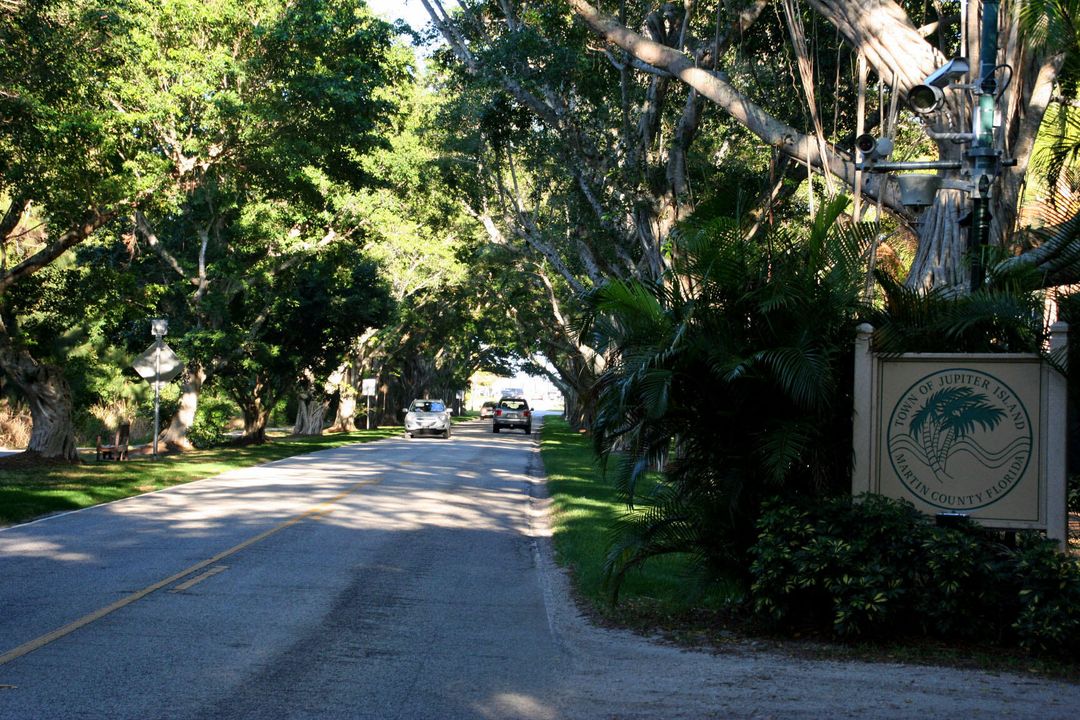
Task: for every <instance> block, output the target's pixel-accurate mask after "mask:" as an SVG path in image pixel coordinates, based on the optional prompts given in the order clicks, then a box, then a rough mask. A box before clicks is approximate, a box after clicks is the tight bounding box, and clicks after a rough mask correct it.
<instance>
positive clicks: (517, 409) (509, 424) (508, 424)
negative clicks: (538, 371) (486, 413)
mask: <svg viewBox="0 0 1080 720" xmlns="http://www.w3.org/2000/svg"><path fill="white" fill-rule="evenodd" d="M503 428H521V429H522V430H524V431H525V434H526V435H528V434H529V433H531V432H532V411H531V410H529V403H528V402H527V401H526V400H525V398H510V397H504V398H503V399H502V400H500V401H499V404H498V405H496V406H495V414H494V415H493V416H492V417H491V432H499V431H500V430H502V429H503Z"/></svg>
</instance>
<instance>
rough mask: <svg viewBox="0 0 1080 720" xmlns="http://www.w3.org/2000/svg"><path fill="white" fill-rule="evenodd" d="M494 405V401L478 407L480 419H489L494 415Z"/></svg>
mask: <svg viewBox="0 0 1080 720" xmlns="http://www.w3.org/2000/svg"><path fill="white" fill-rule="evenodd" d="M497 404H498V403H496V402H495V401H494V400H488V401H487V402H486V403H484V404H483V405H481V406H480V417H481V418H489V417H491V416H492V415H494V414H495V406H496V405H497Z"/></svg>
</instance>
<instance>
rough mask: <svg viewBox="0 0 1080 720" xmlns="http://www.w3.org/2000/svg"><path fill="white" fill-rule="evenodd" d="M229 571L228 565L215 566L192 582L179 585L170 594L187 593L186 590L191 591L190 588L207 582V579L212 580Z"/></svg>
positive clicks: (188, 581)
mask: <svg viewBox="0 0 1080 720" xmlns="http://www.w3.org/2000/svg"><path fill="white" fill-rule="evenodd" d="M228 569H229V566H228V565H215V566H214V567H212V568H210V569H209V570H207V571H206V572H204V573H202V574H201V575H196V576H195V577H193V578H191V579H190V580H186V581H185V582H182V583H180V584H179V585H177V586H176V587H174V588H173V589H172V590H170V591H169V592H171V593H178V592H183V591H185V590H187V589H189V588H191V587H193V586H195V585H198V584H199V583H201V582H202V581H203V580H206V579H207V578H212V577H214V576H215V575H217V574H218V573H222V572H225V571H226V570H228Z"/></svg>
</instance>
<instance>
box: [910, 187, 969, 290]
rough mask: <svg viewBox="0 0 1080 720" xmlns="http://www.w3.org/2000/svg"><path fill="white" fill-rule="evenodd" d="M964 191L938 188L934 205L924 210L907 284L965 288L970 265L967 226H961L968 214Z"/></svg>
mask: <svg viewBox="0 0 1080 720" xmlns="http://www.w3.org/2000/svg"><path fill="white" fill-rule="evenodd" d="M967 204H968V203H967V201H966V198H965V193H963V192H962V191H959V190H939V191H938V192H937V195H936V197H935V202H934V204H933V205H931V206H930V207H928V208H927V209H926V211H925V212H924V213H923V214H922V217H921V218H920V220H921V225H920V227H919V249H918V251H917V252H916V254H915V261H914V262H913V263H912V266H911V272H910V273H909V274H908V280H907V285H908V287H912V288H921V289H929V288H941V287H946V288H953V287H955V288H958V289H966V288H967V287H969V285H970V283H971V268H970V266H969V265H968V263H967V262H966V256H967V250H968V232H967V228H964V227H961V226H960V220H961V219H962V217H963V215H964V214H966V212H967V210H966V209H965V208H966V205H967Z"/></svg>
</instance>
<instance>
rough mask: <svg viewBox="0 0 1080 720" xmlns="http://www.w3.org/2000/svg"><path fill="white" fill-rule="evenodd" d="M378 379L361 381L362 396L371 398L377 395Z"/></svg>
mask: <svg viewBox="0 0 1080 720" xmlns="http://www.w3.org/2000/svg"><path fill="white" fill-rule="evenodd" d="M378 383H379V380H378V378H364V379H363V380H361V381H360V394H361V395H366V396H368V397H371V396H373V395H377V394H378V393H377V392H376V385H378Z"/></svg>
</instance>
